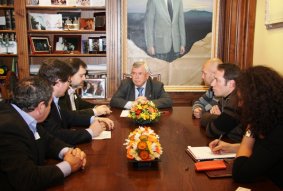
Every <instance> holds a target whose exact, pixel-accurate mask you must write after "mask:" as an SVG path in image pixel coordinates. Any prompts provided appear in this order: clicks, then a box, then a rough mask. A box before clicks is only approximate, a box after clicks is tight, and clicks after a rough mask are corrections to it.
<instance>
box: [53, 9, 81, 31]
mask: <svg viewBox="0 0 283 191" xmlns="http://www.w3.org/2000/svg"><path fill="white" fill-rule="evenodd" d="M57 14H61V15H62V21H63V29H64V30H80V27H79V26H80V23H79V20H80V18H81V12H57Z"/></svg>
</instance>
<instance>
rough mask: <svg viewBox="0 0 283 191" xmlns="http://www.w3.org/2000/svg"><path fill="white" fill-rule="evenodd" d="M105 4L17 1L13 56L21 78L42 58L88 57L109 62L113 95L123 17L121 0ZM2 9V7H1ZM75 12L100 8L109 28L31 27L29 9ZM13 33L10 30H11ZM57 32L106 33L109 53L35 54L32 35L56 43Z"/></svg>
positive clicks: (95, 61) (92, 61) (109, 93)
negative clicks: (16, 47) (96, 29)
mask: <svg viewBox="0 0 283 191" xmlns="http://www.w3.org/2000/svg"><path fill="white" fill-rule="evenodd" d="M105 3H106V5H105V7H95V6H76V7H75V6H55V5H52V6H37V5H27V0H15V2H14V6H11V8H14V11H15V25H16V29H15V30H14V31H13V32H15V33H16V36H17V45H18V54H17V55H13V56H17V57H18V66H17V69H18V77H19V79H22V78H24V77H28V76H30V65H32V64H40V62H41V61H42V60H45V59H48V58H51V57H52V58H59V59H66V58H68V57H79V58H81V59H82V60H84V61H85V62H86V63H87V64H106V72H107V97H111V96H112V95H113V93H114V92H115V90H116V87H117V84H118V83H119V82H120V81H119V80H118V78H117V73H120V70H119V72H118V69H119V65H120V58H119V56H118V55H119V54H120V53H119V51H120V49H119V46H120V43H119V38H120V37H119V36H120V33H119V32H118V29H119V28H120V26H119V27H118V23H120V22H119V19H120V16H119V15H118V14H119V13H120V10H119V4H118V3H119V2H117V1H112V0H106V2H105ZM0 8H1V6H0ZM62 11H63V12H69V11H70V12H71V11H78V12H81V13H82V14H88V15H92V14H93V12H96V11H105V12H106V30H105V31H93V30H77V31H71V30H70V31H55V30H54V31H46V30H42V31H38V30H36V31H35V30H31V29H30V26H29V18H28V13H29V12H35V13H38V12H40V13H56V12H62ZM9 32H10V31H9ZM54 35H81V36H82V37H84V38H87V37H89V36H97V35H101V36H106V44H107V46H106V48H107V50H106V53H105V54H84V53H80V54H58V53H56V54H55V53H51V54H32V53H31V50H30V42H29V36H47V37H48V38H49V42H50V43H52V44H51V45H52V46H53V39H54ZM0 56H1V58H0V59H2V57H9V56H11V55H0Z"/></svg>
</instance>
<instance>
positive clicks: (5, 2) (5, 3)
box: [0, 0, 8, 5]
mask: <svg viewBox="0 0 283 191" xmlns="http://www.w3.org/2000/svg"><path fill="white" fill-rule="evenodd" d="M0 2H1V5H7V3H8V2H7V0H1V1H0Z"/></svg>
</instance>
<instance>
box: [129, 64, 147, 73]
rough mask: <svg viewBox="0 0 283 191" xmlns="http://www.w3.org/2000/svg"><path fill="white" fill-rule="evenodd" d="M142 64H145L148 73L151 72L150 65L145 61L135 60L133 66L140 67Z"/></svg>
mask: <svg viewBox="0 0 283 191" xmlns="http://www.w3.org/2000/svg"><path fill="white" fill-rule="evenodd" d="M141 66H144V69H145V71H146V72H147V73H150V70H149V67H148V65H147V63H146V62H145V61H137V62H134V64H133V68H139V67H141Z"/></svg>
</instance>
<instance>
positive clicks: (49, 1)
mask: <svg viewBox="0 0 283 191" xmlns="http://www.w3.org/2000/svg"><path fill="white" fill-rule="evenodd" d="M28 4H29V5H40V6H50V5H65V6H105V0H28Z"/></svg>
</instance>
